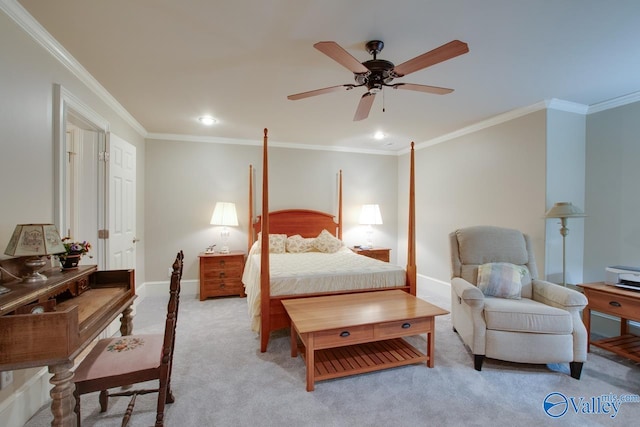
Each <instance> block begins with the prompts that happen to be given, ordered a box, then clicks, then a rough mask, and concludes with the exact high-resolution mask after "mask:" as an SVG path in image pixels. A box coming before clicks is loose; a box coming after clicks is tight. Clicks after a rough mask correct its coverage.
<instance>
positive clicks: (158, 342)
mask: <svg viewBox="0 0 640 427" xmlns="http://www.w3.org/2000/svg"><path fill="white" fill-rule="evenodd" d="M183 258H184V255H183V253H182V251H180V252H178V254H177V256H176V259H175V261H174V263H173V273H172V274H171V284H170V290H169V304H168V306H167V319H166V322H165V330H164V335H163V334H155V335H127V336H122V337H116V338H106V339H101V340H99V341H98V343H97V344H96V345H95V347H94V348H93V349H92V350H91V351H90V352H89V354H88V355H87V356H86V357H85V358H84V360H83V361H82V362H81V363H80V364H79V365H78V367H77V368H76V370H75V375H74V382H75V385H76V388H75V392H74V396H75V398H76V407H75V412H76V416H77V419H78V427H80V425H81V424H80V419H81V417H80V396H81V395H83V394H86V393H92V392H95V391H100V411H101V412H105V411H106V410H107V405H108V400H109V397H110V396H132V398H131V401H130V402H129V405H128V407H127V410H126V413H125V415H124V418H123V420H122V426H123V427H124V426H126V425H127V424H128V422H129V419H130V417H131V413H132V412H133V406H134V404H135V400H136V396H137V395H139V394H148V393H158V405H157V412H156V423H155V425H156V427H161V426H163V425H164V406H165V403H173V401H174V397H173V393H172V392H171V368H172V365H173V349H174V346H175V335H176V325H177V321H178V305H179V302H180V279H181V278H182V266H183ZM151 380H158V388H156V389H145V390H126V391H119V392H116V393H111V394H110V393H109V391H108V390H109V389H112V388H115V387H124V386H129V385H131V384H137V383H142V382H146V381H151Z"/></svg>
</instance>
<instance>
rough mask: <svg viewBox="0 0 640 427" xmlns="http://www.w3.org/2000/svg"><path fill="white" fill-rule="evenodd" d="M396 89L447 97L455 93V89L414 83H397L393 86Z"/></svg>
mask: <svg viewBox="0 0 640 427" xmlns="http://www.w3.org/2000/svg"><path fill="white" fill-rule="evenodd" d="M392 87H393V88H394V89H404V90H415V91H417V92H426V93H433V94H436V95H446V94H448V93H451V92H453V89H449V88H446V87H438V86H427V85H416V84H413V83H396V84H394V85H392Z"/></svg>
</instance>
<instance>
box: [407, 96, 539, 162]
mask: <svg viewBox="0 0 640 427" xmlns="http://www.w3.org/2000/svg"><path fill="white" fill-rule="evenodd" d="M545 108H547V102H546V101H541V102H537V103H535V104H532V105H529V106H527V107H522V108H516V109H515V110H511V111H507V112H506V113H502V114H498V115H497V116H493V117H490V118H488V119H486V120H483V121H481V122H478V123H474V124H472V125H470V126H467V127H464V128H462V129H458V130H456V131H454V132H450V133H447V134H445V135H442V136H439V137H437V138H433V139H430V140H428V141H423V142H420V143H417V144H415V146H414V148H415V149H416V150H421V149H423V148H427V147H431V146H432V145H436V144H441V143H443V142H446V141H450V140H452V139H455V138H460V137H461V136H464V135H469V134H471V133H474V132H478V131H480V130H482V129H486V128H490V127H492V126H496V125H499V124H501V123H504V122H508V121H510V120H513V119H517V118H518V117H522V116H526V115H527V114H531V113H533V112H535V111H540V110H544V109H545ZM408 152H409V149H406V150H402V151H400V152H398V155H402V154H407V153H408Z"/></svg>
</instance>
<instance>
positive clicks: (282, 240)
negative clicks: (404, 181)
mask: <svg viewBox="0 0 640 427" xmlns="http://www.w3.org/2000/svg"><path fill="white" fill-rule="evenodd" d="M267 141H268V136H267V129H265V130H264V140H263V165H262V167H263V170H262V205H261V207H262V212H263V213H264V212H269V186H268V184H269V180H268V144H267ZM249 174H250V176H249V224H250V229H249V239H248V240H249V242H248V243H249V256H248V257H247V263H246V266H245V273H244V275H243V283H244V285H245V288H246V294H247V302H248V304H249V312H250V315H251V316H252V323H253V324H252V328H253V329H254V330H256V331H257V330H259V331H260V351H262V352H265V351H266V350H267V345H268V343H269V335H270V333H271V331H274V330H277V329H281V328H285V327H288V326H290V322H289V318H288V316H287V314H286V312H285V310H284V307H283V305H282V300H283V299H289V298H300V297H310V296H320V295H335V294H344V293H357V292H371V291H379V290H382V289H402V290H404V291H406V292H409V293H411V294H412V295H415V294H416V265H415V212H414V211H415V191H414V150H413V143H412V144H411V154H410V185H409V223H408V224H409V226H408V239H407V240H408V248H407V249H408V253H407V266H406V269H403V268H401V267H398V266H394V265H392V264H389V263H385V262H382V261H378V260H375V259H371V258H368V257H365V256H362V255H357V254H355V253H353V252H352V251H350V250H349V249H348V248H346V247H345V246H344V245H343V244H342V242H341V240H342V231H343V230H342V226H343V222H342V221H343V219H342V171H340V173H339V180H338V181H339V184H338V187H339V188H338V215H337V222H336V220H335V217H334V215H332V214H329V213H324V212H319V211H314V210H308V209H286V210H279V211H275V212H269V213H268V215H260V216H258V217H257V220H256V217H255V215H254V212H253V210H254V207H253V206H254V199H253V167H251V166H250V169H249ZM256 239H257V241H256ZM318 242H320V243H318ZM290 244H291V251H289V250H288V249H289V248H290V246H289V245H290ZM305 245H306V246H305ZM310 245H315V246H316V247H317V248H318V249H317V250H316V249H310V247H311V246H310ZM301 248H302V249H301ZM294 249H295V250H294ZM289 252H292V253H289ZM264 254H269V256H264Z"/></svg>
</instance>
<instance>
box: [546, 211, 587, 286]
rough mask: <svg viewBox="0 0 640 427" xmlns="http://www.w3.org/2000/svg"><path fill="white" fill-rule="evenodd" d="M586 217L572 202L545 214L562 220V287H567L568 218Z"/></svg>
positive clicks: (547, 216)
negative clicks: (566, 249)
mask: <svg viewBox="0 0 640 427" xmlns="http://www.w3.org/2000/svg"><path fill="white" fill-rule="evenodd" d="M584 216H586V215H585V214H584V212H582V211H581V210H580V209H578V208H577V207H575V206H573V204H572V203H571V202H558V203H556V204H555V205H553V207H552V208H551V209H549V210H548V211H547V213H546V214H545V218H560V234H562V286H564V287H565V288H566V287H567V276H566V274H567V269H566V256H565V239H566V237H567V234H569V229H568V228H567V218H582V217H584Z"/></svg>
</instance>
